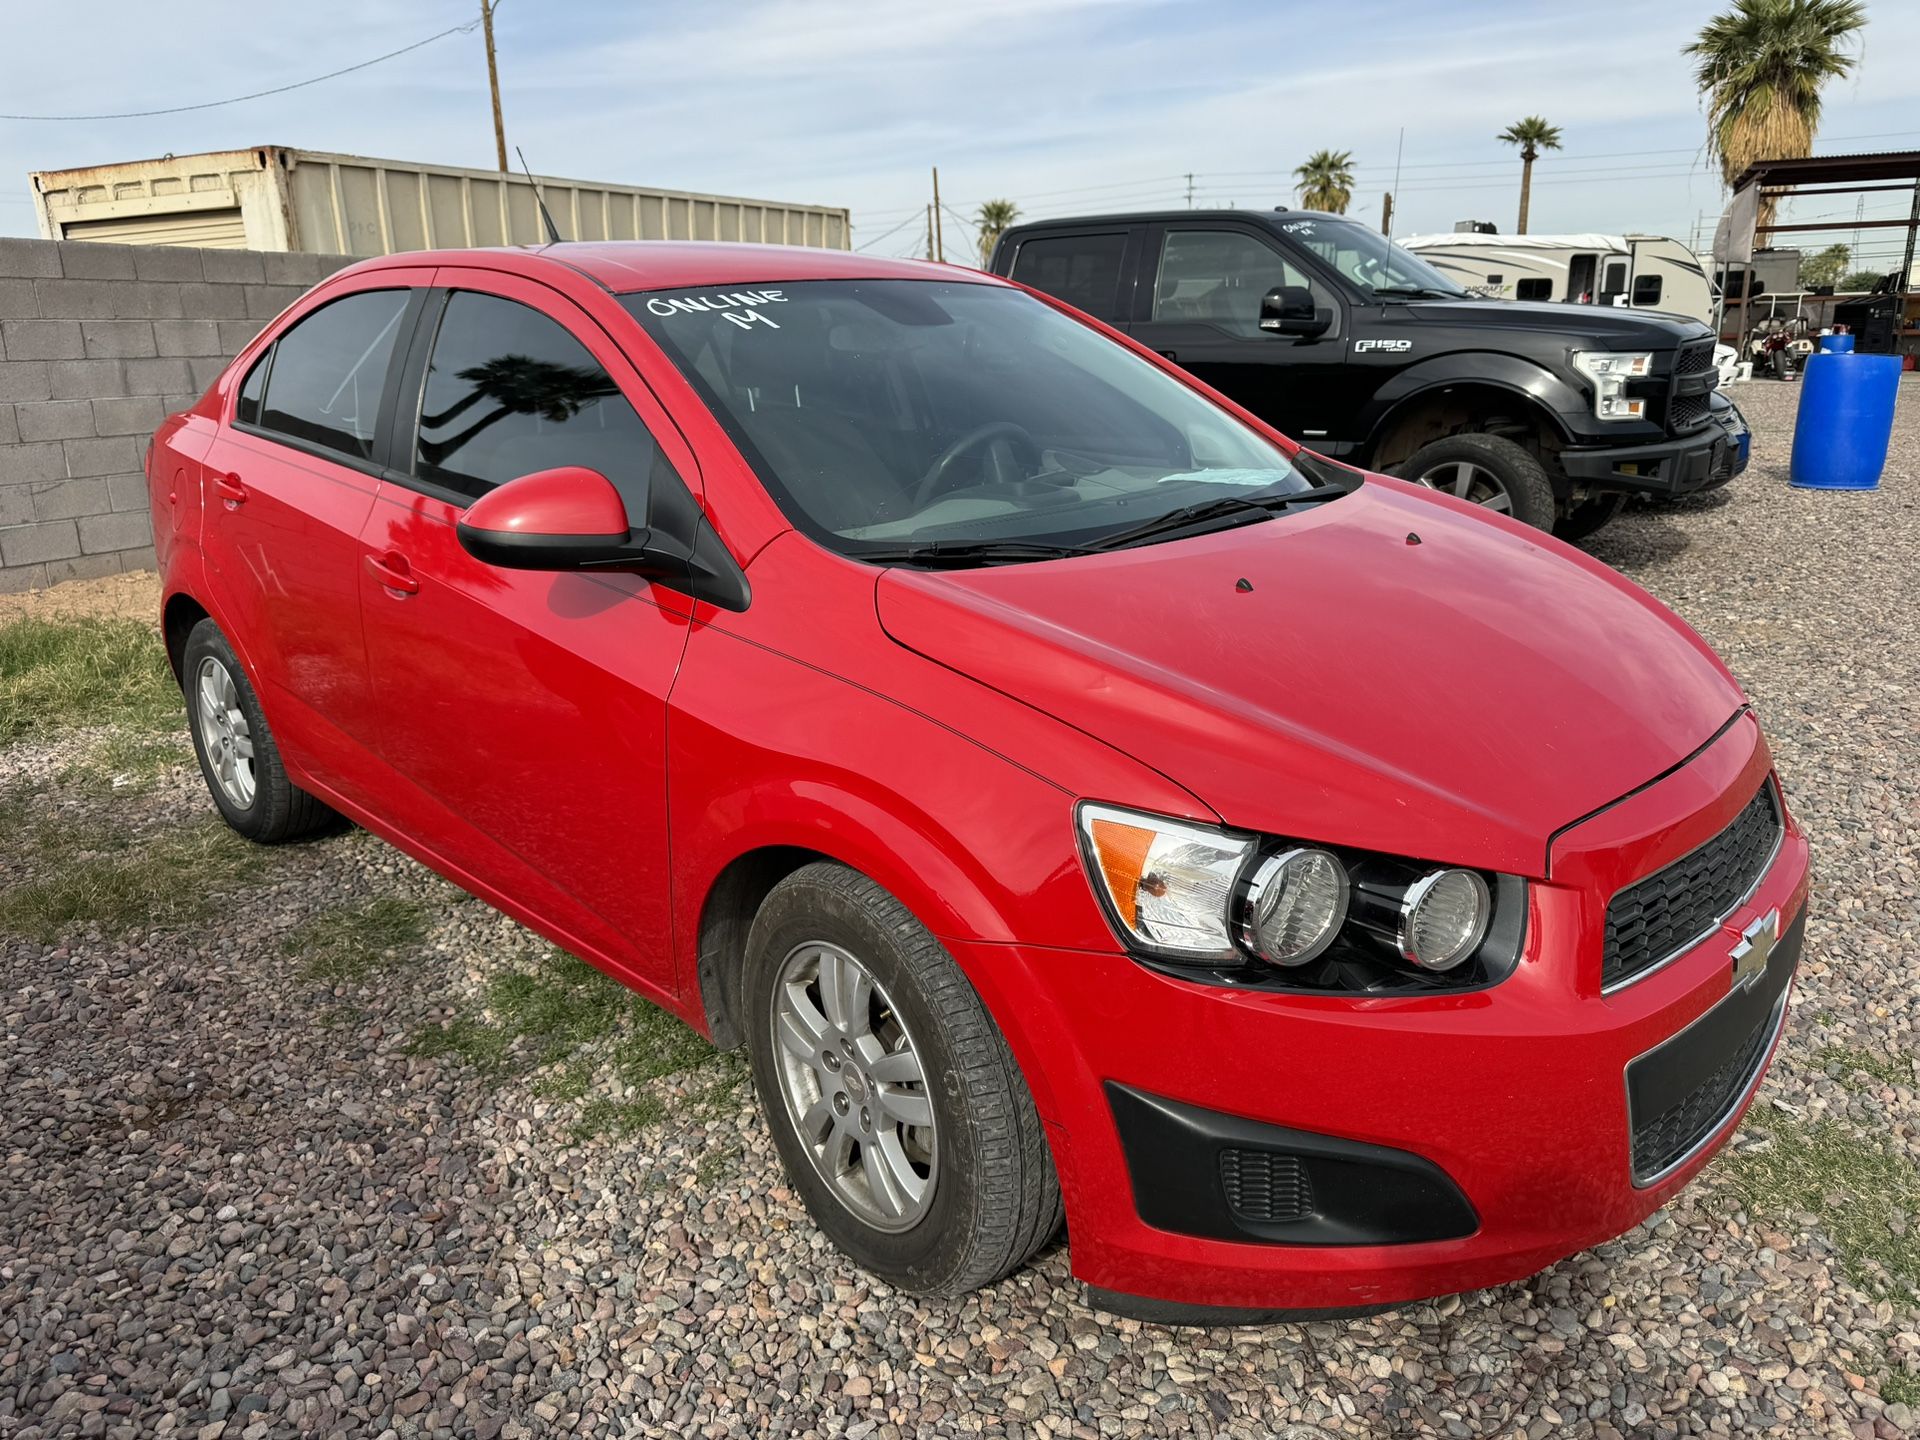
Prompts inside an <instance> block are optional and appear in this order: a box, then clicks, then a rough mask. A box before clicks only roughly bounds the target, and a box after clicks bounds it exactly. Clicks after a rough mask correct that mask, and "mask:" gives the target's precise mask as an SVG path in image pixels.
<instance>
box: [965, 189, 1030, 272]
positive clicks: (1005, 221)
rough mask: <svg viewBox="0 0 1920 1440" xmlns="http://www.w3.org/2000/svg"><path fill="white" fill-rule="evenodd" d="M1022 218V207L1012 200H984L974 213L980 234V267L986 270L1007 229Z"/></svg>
mask: <svg viewBox="0 0 1920 1440" xmlns="http://www.w3.org/2000/svg"><path fill="white" fill-rule="evenodd" d="M1019 218H1020V207H1019V206H1018V205H1016V204H1014V203H1013V201H1011V200H982V201H981V202H980V208H979V209H978V210H976V211H974V214H973V225H974V228H975V229H976V230H978V231H979V232H980V265H981V268H983V269H984V268H985V267H986V265H987V264H988V262H989V261H991V260H992V259H993V247H994V246H995V245H998V244H999V243H1000V237H1001V236H1002V235H1004V234H1005V233H1006V230H1007V227H1008V226H1009V225H1011V224H1013V222H1014V221H1016V220H1018V219H1019Z"/></svg>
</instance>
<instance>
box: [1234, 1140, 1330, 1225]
mask: <svg viewBox="0 0 1920 1440" xmlns="http://www.w3.org/2000/svg"><path fill="white" fill-rule="evenodd" d="M1220 1183H1221V1184H1222V1185H1223V1186H1224V1187H1225V1188H1226V1192H1227V1208H1228V1209H1230V1210H1231V1211H1233V1213H1234V1214H1235V1215H1236V1216H1237V1217H1239V1218H1240V1219H1242V1220H1252V1221H1256V1222H1258V1223H1259V1224H1262V1225H1272V1224H1276V1223H1283V1222H1285V1221H1288V1220H1298V1219H1300V1218H1301V1217H1302V1216H1306V1215H1311V1214H1312V1213H1313V1185H1312V1182H1310V1181H1309V1180H1308V1179H1307V1169H1306V1166H1304V1165H1302V1164H1301V1163H1300V1160H1299V1157H1297V1156H1294V1155H1274V1154H1269V1153H1266V1152H1263V1151H1259V1150H1222V1151H1221V1152H1220Z"/></svg>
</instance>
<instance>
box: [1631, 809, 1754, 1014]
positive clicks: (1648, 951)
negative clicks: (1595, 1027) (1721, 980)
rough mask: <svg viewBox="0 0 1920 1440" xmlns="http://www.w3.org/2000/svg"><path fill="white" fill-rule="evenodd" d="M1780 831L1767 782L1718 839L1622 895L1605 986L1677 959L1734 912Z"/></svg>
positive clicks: (1750, 888) (1752, 885) (1681, 858)
mask: <svg viewBox="0 0 1920 1440" xmlns="http://www.w3.org/2000/svg"><path fill="white" fill-rule="evenodd" d="M1780 829H1781V825H1780V811H1779V807H1778V806H1777V805H1776V804H1775V803H1774V798H1773V786H1772V784H1770V783H1762V785H1761V786H1760V791H1759V793H1758V794H1756V795H1755V796H1754V797H1753V799H1752V800H1750V801H1748V802H1747V807H1746V808H1745V809H1744V810H1742V811H1741V812H1740V813H1739V814H1738V815H1737V816H1735V817H1734V820H1733V823H1732V824H1731V825H1729V826H1727V828H1726V829H1724V830H1722V831H1721V832H1720V833H1719V834H1718V835H1716V836H1714V837H1713V839H1711V840H1709V841H1707V843H1706V844H1704V845H1702V846H1700V847H1699V848H1698V849H1697V850H1693V851H1690V852H1688V853H1687V854H1686V855H1683V856H1681V857H1680V859H1678V860H1676V861H1674V862H1673V864H1671V865H1669V866H1667V868H1666V869H1664V870H1661V871H1658V872H1656V873H1655V874H1652V875H1649V876H1647V878H1646V879H1644V880H1641V881H1638V882H1637V883H1635V884H1633V885H1629V886H1628V887H1627V888H1626V889H1625V890H1622V891H1621V892H1620V893H1619V894H1618V895H1615V896H1614V897H1613V900H1612V902H1611V903H1610V904H1609V905H1608V906H1607V943H1606V955H1605V959H1604V960H1603V962H1602V964H1601V970H1600V983H1601V985H1602V987H1603V988H1605V989H1612V988H1613V987H1614V986H1616V985H1623V984H1625V983H1626V982H1627V981H1629V980H1631V979H1632V978H1633V977H1634V976H1636V975H1639V974H1641V973H1642V972H1643V971H1646V970H1650V969H1652V968H1653V967H1654V966H1656V965H1659V964H1661V963H1662V962H1664V961H1666V960H1668V959H1671V958H1672V957H1673V956H1674V955H1675V954H1677V953H1679V952H1680V951H1681V950H1684V949H1686V948H1687V946H1689V945H1691V944H1693V943H1694V942H1695V941H1696V940H1699V939H1700V938H1701V937H1703V936H1704V935H1706V934H1707V933H1708V932H1709V931H1711V930H1712V929H1713V927H1714V926H1716V925H1718V924H1719V923H1720V922H1721V921H1722V920H1724V919H1726V918H1727V916H1729V915H1731V914H1732V913H1733V910H1734V907H1735V906H1737V905H1738V904H1739V903H1740V902H1741V901H1742V900H1744V899H1745V898H1746V897H1747V895H1748V894H1749V893H1750V892H1751V891H1752V889H1753V887H1754V885H1755V884H1756V883H1757V882H1758V881H1759V879H1760V873H1761V871H1763V870H1764V869H1765V868H1766V866H1767V862H1768V860H1770V859H1772V857H1773V851H1774V847H1775V845H1776V843H1777V842H1778V840H1779V838H1780Z"/></svg>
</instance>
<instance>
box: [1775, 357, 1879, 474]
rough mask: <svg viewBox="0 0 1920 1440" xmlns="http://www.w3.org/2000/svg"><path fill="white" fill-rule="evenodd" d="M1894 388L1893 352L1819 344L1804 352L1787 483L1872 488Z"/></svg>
mask: <svg viewBox="0 0 1920 1440" xmlns="http://www.w3.org/2000/svg"><path fill="white" fill-rule="evenodd" d="M1828 338H1840V339H1845V340H1851V339H1852V338H1853V337H1852V336H1850V335H1847V336H1840V337H1828ZM1899 391H1900V357H1899V356H1898V355H1859V354H1854V353H1851V352H1846V351H1830V350H1823V351H1819V352H1817V353H1815V354H1813V355H1810V356H1808V357H1807V369H1806V374H1805V375H1804V376H1802V377H1801V380H1800V412H1799V414H1798V415H1797V416H1796V417H1795V419H1794V422H1793V466H1792V469H1791V470H1790V471H1789V475H1788V479H1789V483H1790V484H1793V485H1797V486H1799V487H1800V488H1802V489H1810V490H1872V489H1874V488H1876V487H1877V486H1878V485H1879V484H1880V472H1881V471H1882V470H1883V469H1885V468H1886V464H1887V445H1888V442H1889V441H1890V440H1891V439H1892V438H1893V402H1894V397H1895V396H1896V395H1897V394H1898V393H1899Z"/></svg>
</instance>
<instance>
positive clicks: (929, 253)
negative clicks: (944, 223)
mask: <svg viewBox="0 0 1920 1440" xmlns="http://www.w3.org/2000/svg"><path fill="white" fill-rule="evenodd" d="M927 259H929V260H931V259H933V206H932V205H931V204H929V205H928V206H927Z"/></svg>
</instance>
